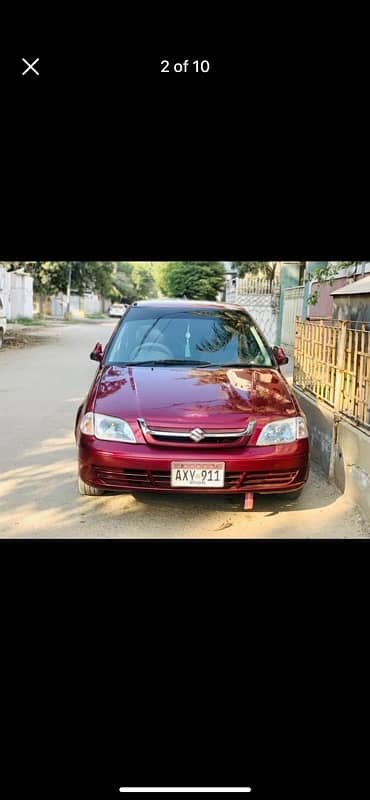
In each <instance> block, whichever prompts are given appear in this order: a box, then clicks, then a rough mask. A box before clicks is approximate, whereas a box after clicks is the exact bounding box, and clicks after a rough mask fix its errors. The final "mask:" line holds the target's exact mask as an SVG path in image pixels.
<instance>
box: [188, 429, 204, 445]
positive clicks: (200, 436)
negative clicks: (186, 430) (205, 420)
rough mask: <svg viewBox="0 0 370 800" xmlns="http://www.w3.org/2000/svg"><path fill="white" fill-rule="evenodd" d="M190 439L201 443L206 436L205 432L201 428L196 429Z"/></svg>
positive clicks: (191, 432) (191, 433)
mask: <svg viewBox="0 0 370 800" xmlns="http://www.w3.org/2000/svg"><path fill="white" fill-rule="evenodd" d="M189 436H190V438H191V439H193V441H194V442H201V441H202V439H204V437H205V436H206V434H205V433H204V431H202V429H201V428H194V430H193V431H190V434H189Z"/></svg>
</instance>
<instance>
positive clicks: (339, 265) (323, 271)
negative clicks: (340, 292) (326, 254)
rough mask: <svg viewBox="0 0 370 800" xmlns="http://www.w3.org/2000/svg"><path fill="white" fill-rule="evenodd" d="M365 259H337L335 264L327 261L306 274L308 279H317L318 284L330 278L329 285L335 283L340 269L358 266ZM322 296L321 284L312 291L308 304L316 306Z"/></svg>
mask: <svg viewBox="0 0 370 800" xmlns="http://www.w3.org/2000/svg"><path fill="white" fill-rule="evenodd" d="M363 263H364V262H363V261H337V262H336V263H335V264H331V263H326V264H323V265H322V266H321V265H320V266H318V267H316V269H315V270H314V271H313V272H312V273H310V274H309V275H307V276H306V282H307V281H315V282H316V283H318V284H321V283H324V282H326V281H327V280H329V285H330V286H332V285H333V281H334V278H335V275H336V274H337V272H339V270H340V269H347V268H348V267H355V269H356V267H357V266H358V265H359V264H363ZM319 298H320V286H319V288H318V289H316V290H315V291H314V292H312V293H311V294H310V295H309V297H308V298H307V303H308V305H311V306H315V305H317V303H318V301H319Z"/></svg>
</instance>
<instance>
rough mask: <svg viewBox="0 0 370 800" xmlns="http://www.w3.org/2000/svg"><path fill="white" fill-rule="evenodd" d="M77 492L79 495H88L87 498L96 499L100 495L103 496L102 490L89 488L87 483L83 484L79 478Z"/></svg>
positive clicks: (94, 487) (93, 487)
mask: <svg viewBox="0 0 370 800" xmlns="http://www.w3.org/2000/svg"><path fill="white" fill-rule="evenodd" d="M78 491H79V493H80V494H83V495H89V497H98V496H99V495H101V494H104V489H98V488H97V487H96V486H90V484H89V483H85V481H83V480H82V479H81V478H79V479H78Z"/></svg>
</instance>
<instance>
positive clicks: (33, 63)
mask: <svg viewBox="0 0 370 800" xmlns="http://www.w3.org/2000/svg"><path fill="white" fill-rule="evenodd" d="M22 61H24V63H25V64H27V69H25V70H24V72H22V75H25V74H26V73H27V72H29V71H30V69H31V70H32V72H34V73H35V74H36V75H39V74H40V73H39V72H38V71H37V69H35V64H37V62H38V61H40V59H39V58H35V60H34V61H32V64H30V62H29V61H27V59H26V58H22Z"/></svg>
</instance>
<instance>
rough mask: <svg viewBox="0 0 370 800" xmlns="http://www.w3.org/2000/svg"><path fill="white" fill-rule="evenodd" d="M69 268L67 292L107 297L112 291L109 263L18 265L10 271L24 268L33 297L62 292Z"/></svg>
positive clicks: (48, 262)
mask: <svg viewBox="0 0 370 800" xmlns="http://www.w3.org/2000/svg"><path fill="white" fill-rule="evenodd" d="M70 266H71V269H72V271H71V290H72V292H77V293H78V294H82V293H83V292H84V291H87V290H91V291H95V292H97V293H98V294H102V295H104V296H105V297H109V292H110V291H111V288H112V272H113V262H112V261H18V262H12V264H11V265H10V269H13V270H14V269H20V268H21V267H23V268H24V271H25V272H26V273H27V274H28V275H31V276H32V277H33V289H34V292H35V294H41V295H44V296H46V295H50V294H58V292H64V293H65V292H66V291H67V285H68V275H69V267H70Z"/></svg>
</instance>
